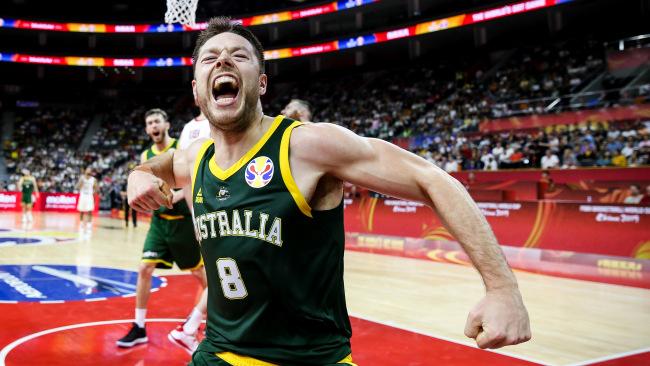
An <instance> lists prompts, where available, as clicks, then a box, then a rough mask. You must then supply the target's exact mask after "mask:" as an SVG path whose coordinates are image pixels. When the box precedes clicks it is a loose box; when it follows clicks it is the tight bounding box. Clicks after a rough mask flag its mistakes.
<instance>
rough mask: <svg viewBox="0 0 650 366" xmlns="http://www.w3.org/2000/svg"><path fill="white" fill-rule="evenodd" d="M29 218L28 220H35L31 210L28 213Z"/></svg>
mask: <svg viewBox="0 0 650 366" xmlns="http://www.w3.org/2000/svg"><path fill="white" fill-rule="evenodd" d="M27 220H28V221H29V222H32V221H34V216H32V213H31V212H29V213H28V214H27Z"/></svg>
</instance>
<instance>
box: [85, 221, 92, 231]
mask: <svg viewBox="0 0 650 366" xmlns="http://www.w3.org/2000/svg"><path fill="white" fill-rule="evenodd" d="M86 226H88V230H90V229H92V228H93V223H92V222H89V223H87V224H86Z"/></svg>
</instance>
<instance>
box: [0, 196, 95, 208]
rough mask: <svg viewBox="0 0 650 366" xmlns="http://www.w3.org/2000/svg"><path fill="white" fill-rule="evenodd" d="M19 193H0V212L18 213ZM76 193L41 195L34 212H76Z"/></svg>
mask: <svg viewBox="0 0 650 366" xmlns="http://www.w3.org/2000/svg"><path fill="white" fill-rule="evenodd" d="M21 198H22V196H21V193H20V192H0V211H20V210H22V206H21V204H20V201H21ZM78 200H79V194H78V193H41V194H40V195H39V197H38V199H37V200H36V201H35V202H34V206H33V210H34V211H44V212H77V202H78ZM94 212H95V213H97V212H99V196H98V195H95V210H94Z"/></svg>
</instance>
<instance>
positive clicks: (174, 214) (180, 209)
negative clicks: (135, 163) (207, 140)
mask: <svg viewBox="0 0 650 366" xmlns="http://www.w3.org/2000/svg"><path fill="white" fill-rule="evenodd" d="M177 145H178V140H176V139H171V142H170V144H169V145H167V147H165V148H164V149H163V150H161V151H158V150H157V149H156V145H155V144H152V145H151V146H150V147H149V148H148V149H147V150H145V151H143V152H142V156H141V161H142V162H143V163H144V162H145V161H147V160H149V159H151V158H153V157H154V156H156V155H160V154H162V153H164V152H166V151H170V150H173V149H176V146H177ZM154 215H156V216H159V217H163V218H165V217H168V218H172V219H174V218H176V219H179V218H180V216H185V217H191V216H192V214H191V213H190V209H189V207H187V203H186V202H185V200H180V201H178V202H176V203H175V204H174V208H172V209H168V208H167V207H164V206H162V207H160V208H159V209H157V210H155V211H154Z"/></svg>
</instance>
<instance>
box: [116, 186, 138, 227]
mask: <svg viewBox="0 0 650 366" xmlns="http://www.w3.org/2000/svg"><path fill="white" fill-rule="evenodd" d="M120 198H122V209H123V210H124V225H125V226H126V227H129V214H130V215H131V219H132V220H133V227H138V211H136V210H134V209H132V208H131V206H129V200H128V198H127V196H126V180H125V181H124V182H122V183H121V184H120Z"/></svg>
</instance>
